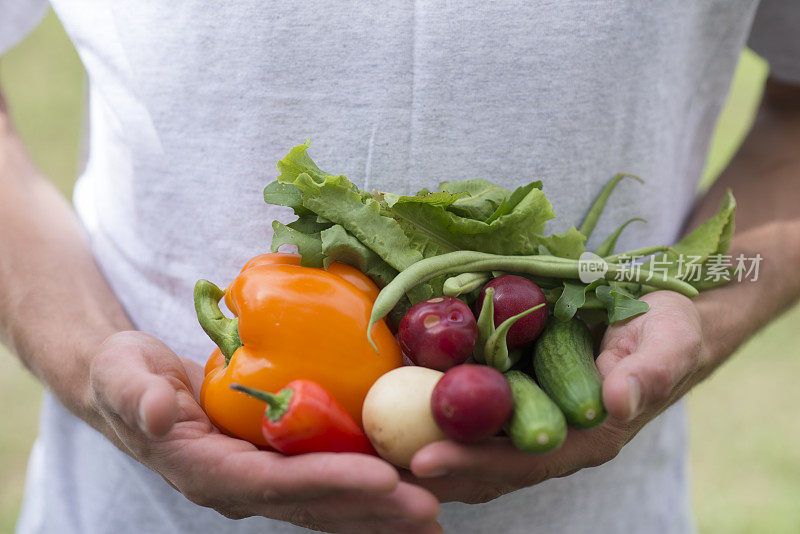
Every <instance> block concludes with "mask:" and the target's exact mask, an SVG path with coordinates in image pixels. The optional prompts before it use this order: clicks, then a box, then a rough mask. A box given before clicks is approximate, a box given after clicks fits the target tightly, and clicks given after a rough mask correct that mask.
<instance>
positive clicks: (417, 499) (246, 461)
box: [89, 332, 441, 533]
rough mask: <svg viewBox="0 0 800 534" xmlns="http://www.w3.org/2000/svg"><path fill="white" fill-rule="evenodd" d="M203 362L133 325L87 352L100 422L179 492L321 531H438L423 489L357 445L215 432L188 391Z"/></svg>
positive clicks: (434, 504) (230, 510) (231, 511)
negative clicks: (297, 444) (266, 441)
mask: <svg viewBox="0 0 800 534" xmlns="http://www.w3.org/2000/svg"><path fill="white" fill-rule="evenodd" d="M201 382H202V369H201V368H200V366H199V365H197V364H196V363H194V362H191V361H189V360H186V359H181V358H178V357H177V356H176V355H175V354H174V353H173V352H172V351H171V350H170V349H169V348H168V347H167V346H166V345H164V344H163V343H161V342H160V341H158V340H157V339H155V338H153V337H151V336H148V335H146V334H143V333H140V332H121V333H119V334H115V335H113V336H111V337H110V338H108V339H107V340H106V341H105V342H104V343H103V344H102V345H101V346H100V347H99V349H98V351H97V354H96V355H95V356H94V358H93V359H92V363H91V372H90V389H89V391H90V393H89V395H90V396H91V399H90V401H89V403H90V405H92V406H94V409H95V410H96V411H97V412H98V413H99V414H100V416H101V417H102V420H104V421H105V424H102V423H101V424H99V425H97V426H99V427H100V428H101V430H104V432H105V434H106V435H107V437H108V438H109V439H111V440H112V441H113V442H114V443H115V444H117V446H119V447H120V448H121V449H122V450H123V451H124V452H126V453H128V454H130V455H131V456H133V457H134V458H136V459H137V460H139V461H140V462H142V463H143V464H145V465H146V466H148V467H149V468H150V469H152V470H154V471H156V472H157V473H159V474H160V475H161V476H162V477H163V478H164V479H165V480H166V481H167V482H168V483H169V484H171V485H172V486H173V487H175V488H176V489H177V490H178V491H180V492H181V493H183V494H184V495H185V496H186V497H187V498H188V499H190V500H191V501H193V502H195V503H196V504H199V505H201V506H206V507H209V508H213V509H215V510H217V511H218V512H220V513H221V514H223V515H225V516H227V517H230V518H243V517H248V516H254V515H261V516H265V517H270V518H274V519H280V520H283V521H289V522H292V523H295V524H297V525H301V526H304V527H307V528H312V529H315V530H323V531H329V532H414V533H417V532H439V531H440V530H441V529H440V527H439V526H438V524H436V523H435V519H436V516H437V514H438V510H439V504H438V501H437V500H436V498H435V497H434V496H433V495H431V494H430V493H429V492H428V491H426V490H424V489H422V488H420V487H417V486H414V485H412V484H408V483H406V482H401V481H400V480H399V476H398V473H397V471H396V470H395V468H393V467H392V466H391V465H389V464H388V463H386V462H384V461H383V460H380V459H378V458H374V457H372V456H367V455H362V454H333V453H319V454H307V455H302V456H296V457H285V456H283V455H281V454H278V453H272V452H266V451H261V450H258V449H257V448H256V447H255V446H253V445H251V444H250V443H247V442H245V441H241V440H238V439H234V438H231V437H228V436H226V435H224V434H221V433H220V432H219V431H218V430H217V429H216V428H214V426H213V425H212V424H211V422H210V421H209V420H208V418H207V417H206V415H205V413H204V412H203V410H202V409H201V408H200V405H199V404H198V402H197V400H196V395H197V394H198V393H199V389H200V383H201Z"/></svg>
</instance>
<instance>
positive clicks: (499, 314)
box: [475, 274, 547, 350]
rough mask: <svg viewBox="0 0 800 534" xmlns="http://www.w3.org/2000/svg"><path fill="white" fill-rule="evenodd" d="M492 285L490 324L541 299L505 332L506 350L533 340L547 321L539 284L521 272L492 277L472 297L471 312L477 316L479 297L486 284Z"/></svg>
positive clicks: (506, 317)
mask: <svg viewBox="0 0 800 534" xmlns="http://www.w3.org/2000/svg"><path fill="white" fill-rule="evenodd" d="M487 287H493V288H494V300H493V301H492V302H493V304H494V325H495V326H500V324H501V323H502V322H503V321H505V320H506V319H508V318H509V317H513V316H515V315H517V314H518V313H522V312H524V311H525V310H528V309H530V308H533V307H534V306H538V305H539V304H542V303H545V306H542V307H541V308H539V309H538V310H536V311H534V312H532V313H531V314H530V315H527V316H525V317H523V318H522V319H520V320H519V321H517V322H516V323H514V324H513V325H512V326H511V328H510V329H509V331H508V335H506V345H507V346H508V350H516V349H521V348H522V347H524V346H525V345H529V344H531V343H533V342H534V341H536V339H537V338H538V337H539V334H541V333H542V330H543V329H544V325H545V323H546V322H547V305H546V302H547V300H546V299H545V296H544V292H542V290H541V289H539V286H537V285H536V284H534V283H533V282H531V281H530V280H528V279H527V278H523V277H521V276H516V275H513V274H507V275H504V276H500V277H498V278H495V279H494V280H492V281H491V282H489V283H488V284H486V285H485V286H483V290H481V294H480V296H479V297H478V300H477V301H475V316H476V317H477V316H479V315H480V312H481V308H483V298H484V296H485V295H486V288H487Z"/></svg>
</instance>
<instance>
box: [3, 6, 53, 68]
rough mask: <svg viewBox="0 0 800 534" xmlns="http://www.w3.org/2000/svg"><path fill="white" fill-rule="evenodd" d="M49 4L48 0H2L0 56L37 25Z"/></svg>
mask: <svg viewBox="0 0 800 534" xmlns="http://www.w3.org/2000/svg"><path fill="white" fill-rule="evenodd" d="M49 6H50V4H49V3H48V1H47V0H0V56H1V55H3V54H4V53H5V52H6V51H7V50H8V49H9V48H11V47H12V46H14V45H15V44H17V43H18V42H19V41H21V40H22V38H23V37H25V36H26V35H28V33H30V32H31V30H33V29H34V28H35V27H36V25H37V24H38V23H39V22H40V21H41V20H42V18H43V17H44V15H45V13H47V8H48V7H49Z"/></svg>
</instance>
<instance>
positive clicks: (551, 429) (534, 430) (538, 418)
mask: <svg viewBox="0 0 800 534" xmlns="http://www.w3.org/2000/svg"><path fill="white" fill-rule="evenodd" d="M505 375H506V380H508V385H509V386H511V393H512V395H513V397H514V411H513V413H512V414H511V419H509V421H508V423H507V424H506V432H507V433H508V435H509V437H510V438H511V442H512V443H513V444H514V446H515V447H516V448H518V449H519V450H521V451H522V452H526V453H528V454H538V453H544V452H549V451H552V450H555V449H557V448H559V447H561V444H562V443H564V440H565V439H566V437H567V421H566V419H565V418H564V414H563V413H561V410H559V409H558V406H556V404H555V403H554V402H553V401H552V400H550V397H548V396H547V394H546V393H545V392H544V391H542V390H541V388H540V387H539V386H537V385H536V382H534V381H533V379H532V378H531V377H529V376H528V375H526V374H525V373H523V372H521V371H508V372H507V373H505ZM542 436H547V441H546V442H545V443H541V442H540V441H539V438H541V437H542Z"/></svg>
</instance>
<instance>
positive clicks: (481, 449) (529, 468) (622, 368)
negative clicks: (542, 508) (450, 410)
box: [408, 291, 709, 503]
mask: <svg viewBox="0 0 800 534" xmlns="http://www.w3.org/2000/svg"><path fill="white" fill-rule="evenodd" d="M642 300H645V301H647V302H648V304H650V311H648V312H647V313H645V314H643V315H640V316H638V317H635V318H633V319H630V320H628V321H625V322H622V323H619V324H616V325H613V326H610V327H609V328H608V329H607V330H606V332H605V334H604V336H603V340H602V342H601V346H600V354H599V355H598V357H597V367H598V369H599V370H600V374H601V375H602V376H603V402H604V404H605V406H606V410H607V411H608V414H609V415H608V418H607V419H606V421H605V422H604V423H603V424H602V425H600V426H598V427H596V428H593V429H591V430H575V429H570V430H569V433H568V435H567V439H566V441H565V442H564V444H563V445H562V446H561V448H560V449H558V450H556V451H554V452H551V453H547V454H541V455H533V454H526V453H523V452H521V451H519V450H517V449H516V448H515V447H514V446H513V445H512V444H511V442H510V441H509V439H508V438H505V437H502V438H501V437H498V438H493V439H492V440H490V441H488V442H484V443H481V444H477V445H463V444H459V443H455V442H452V441H439V442H436V443H432V444H430V445H428V446H426V447H424V448H423V449H421V450H419V451H418V452H417V453H416V454H415V455H414V458H413V459H412V461H411V472H412V473H413V476H410V475H409V476H408V478H409V479H411V480H413V481H414V482H415V483H417V484H420V485H422V486H424V487H426V488H427V489H429V490H431V491H433V492H434V493H435V494H436V495H437V496H438V497H439V499H440V500H441V501H443V502H446V501H461V502H468V503H478V502H486V501H490V500H492V499H495V498H497V497H499V496H501V495H503V494H506V493H509V492H511V491H514V490H517V489H520V488H524V487H527V486H532V485H535V484H538V483H540V482H543V481H545V480H547V479H550V478H556V477H563V476H567V475H569V474H572V473H574V472H575V471H578V470H580V469H583V468H586V467H594V466H597V465H600V464H603V463H605V462H608V461H610V460H612V459H613V458H614V457H615V456H616V455H617V454H618V453H619V451H620V450H621V449H622V447H623V446H624V445H625V444H626V443H628V442H629V441H630V440H631V439H632V438H633V437H634V436H635V435H636V433H637V432H638V431H639V430H640V429H641V428H642V427H643V426H644V425H645V424H646V423H647V422H648V421H650V420H651V419H653V418H654V417H656V416H657V415H658V414H660V413H661V412H662V411H663V410H664V409H665V408H667V407H668V406H670V405H671V404H672V403H674V402H675V401H676V400H677V399H678V398H680V397H681V396H682V395H683V394H684V393H686V391H688V390H689V388H691V387H692V385H694V384H695V383H697V382H698V381H699V380H701V379H702V378H703V377H704V376H706V375H707V373H708V369H707V368H708V361H709V358H708V355H707V352H708V351H707V349H706V345H705V343H704V340H703V335H702V334H703V331H702V328H701V322H700V316H699V314H698V311H697V309H696V308H695V305H694V304H693V303H692V301H690V300H689V299H688V298H686V297H684V296H682V295H680V294H678V293H674V292H671V291H658V292H654V293H650V294H648V295H646V296H644V297H642Z"/></svg>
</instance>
